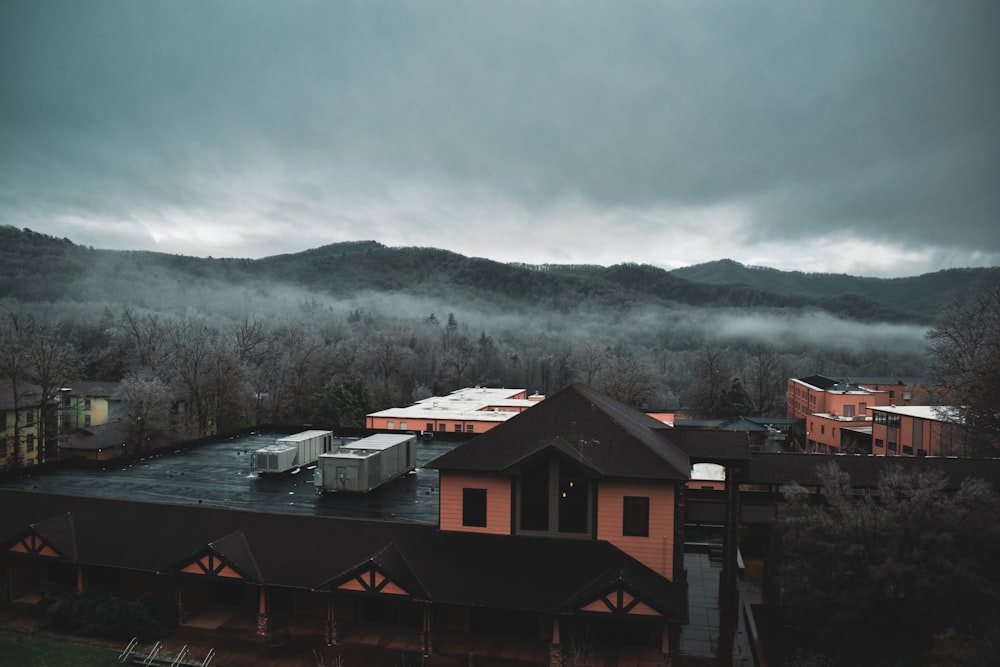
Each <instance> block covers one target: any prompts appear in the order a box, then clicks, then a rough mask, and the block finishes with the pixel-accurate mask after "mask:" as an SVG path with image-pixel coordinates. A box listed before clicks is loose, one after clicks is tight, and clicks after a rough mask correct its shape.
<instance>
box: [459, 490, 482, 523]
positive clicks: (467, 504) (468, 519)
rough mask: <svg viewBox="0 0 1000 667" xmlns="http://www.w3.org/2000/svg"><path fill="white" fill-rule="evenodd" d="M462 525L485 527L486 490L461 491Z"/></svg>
mask: <svg viewBox="0 0 1000 667" xmlns="http://www.w3.org/2000/svg"><path fill="white" fill-rule="evenodd" d="M462 525H463V526H478V527H480V528H485V527H486V489H462Z"/></svg>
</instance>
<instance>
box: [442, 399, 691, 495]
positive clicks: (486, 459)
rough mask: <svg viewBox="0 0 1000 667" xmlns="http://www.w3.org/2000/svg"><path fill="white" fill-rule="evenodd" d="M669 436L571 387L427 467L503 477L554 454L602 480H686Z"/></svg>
mask: <svg viewBox="0 0 1000 667" xmlns="http://www.w3.org/2000/svg"><path fill="white" fill-rule="evenodd" d="M669 431H670V427H669V426H667V425H666V424H664V423H662V422H660V421H658V420H656V419H654V418H652V417H650V416H649V415H647V414H646V413H644V412H641V411H639V410H636V409H634V408H631V407H629V406H627V405H625V404H624V403H619V402H618V401H616V400H614V399H612V398H610V397H608V396H606V395H604V394H602V393H600V392H598V391H596V390H595V389H592V388H591V387H588V386H587V385H584V384H572V385H570V386H568V387H566V388H565V389H563V390H561V391H558V392H556V393H555V394H553V395H552V396H549V397H548V398H546V399H545V400H544V401H542V402H540V403H539V404H538V405H536V406H534V407H532V408H531V409H530V410H526V411H524V412H522V413H520V414H519V415H517V416H516V417H513V418H511V419H510V420H508V421H507V422H504V423H503V424H500V425H499V426H495V427H494V428H492V429H490V430H489V431H487V432H486V433H484V434H482V435H479V436H476V437H475V438H473V439H472V440H469V441H468V442H466V443H465V444H464V445H461V446H459V447H457V448H455V449H453V450H452V451H451V452H449V453H447V454H444V455H442V456H440V457H438V458H437V459H435V460H434V461H432V462H431V463H429V464H427V467H429V468H437V469H439V470H469V471H484V472H487V471H488V472H501V473H508V472H511V471H513V470H514V469H515V467H516V466H517V465H518V464H519V463H520V462H522V461H524V460H526V459H528V458H531V457H532V456H534V455H536V454H539V453H541V452H542V451H543V450H546V449H555V450H558V451H560V452H562V453H563V454H564V455H566V456H569V457H570V458H572V459H574V460H576V461H577V462H578V463H581V464H582V465H584V466H586V467H587V468H589V469H590V470H592V471H594V472H595V473H596V474H598V475H600V476H604V477H626V478H637V479H670V480H687V479H688V477H689V476H690V471H691V466H690V463H689V461H688V457H687V454H685V453H684V452H683V451H682V450H681V449H679V448H678V447H676V446H675V445H674V444H673V443H672V442H671V441H670V439H669V437H670V436H669Z"/></svg>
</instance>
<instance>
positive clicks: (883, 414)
mask: <svg viewBox="0 0 1000 667" xmlns="http://www.w3.org/2000/svg"><path fill="white" fill-rule="evenodd" d="M872 414H873V419H872V453H873V454H889V455H899V456H967V455H968V454H969V452H967V451H966V449H965V438H964V437H963V428H962V425H961V424H960V423H958V422H957V421H956V420H955V418H954V409H953V408H950V407H947V406H935V405H907V406H896V405H890V406H884V407H877V408H873V409H872Z"/></svg>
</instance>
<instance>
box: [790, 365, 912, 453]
mask: <svg viewBox="0 0 1000 667" xmlns="http://www.w3.org/2000/svg"><path fill="white" fill-rule="evenodd" d="M926 393H927V392H926V390H925V388H924V387H923V386H922V385H921V384H920V383H919V380H916V379H914V378H899V379H896V378H857V379H852V381H851V382H848V381H846V380H835V379H833V378H829V377H826V376H823V375H812V376H809V377H805V378H789V380H788V396H787V399H788V401H787V402H788V416H789V417H791V418H793V419H802V420H804V421H805V430H806V437H805V442H804V443H801V445H802V448H803V449H804V450H805V451H809V452H838V451H850V452H867V451H870V449H869V448H870V447H871V445H870V441H871V439H872V428H871V427H872V415H871V409H872V408H874V407H880V406H889V405H909V404H911V403H913V402H914V401H916V400H919V399H922V398H923V397H925V396H926Z"/></svg>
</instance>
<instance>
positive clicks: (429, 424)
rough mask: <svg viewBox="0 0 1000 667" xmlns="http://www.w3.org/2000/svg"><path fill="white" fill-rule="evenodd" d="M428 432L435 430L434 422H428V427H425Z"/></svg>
mask: <svg viewBox="0 0 1000 667" xmlns="http://www.w3.org/2000/svg"><path fill="white" fill-rule="evenodd" d="M424 430H425V431H427V432H428V433H429V432H431V431H433V430H434V424H433V423H432V422H427V428H425V429H424Z"/></svg>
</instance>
